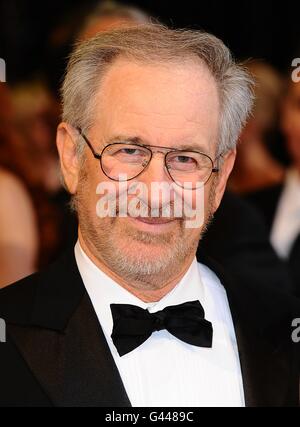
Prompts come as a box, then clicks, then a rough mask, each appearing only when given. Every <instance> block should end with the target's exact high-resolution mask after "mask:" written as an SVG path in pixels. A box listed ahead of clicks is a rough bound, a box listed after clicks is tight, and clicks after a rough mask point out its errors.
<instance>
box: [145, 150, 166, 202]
mask: <svg viewBox="0 0 300 427" xmlns="http://www.w3.org/2000/svg"><path fill="white" fill-rule="evenodd" d="M139 181H141V182H142V183H143V184H145V185H146V186H147V188H148V206H149V205H150V203H151V206H152V208H155V209H161V208H162V207H163V205H164V204H166V203H169V202H170V201H172V200H173V195H172V194H173V191H170V193H169V194H168V197H166V194H165V195H163V191H164V189H165V188H168V186H170V185H171V184H172V183H173V181H172V179H171V178H170V176H169V174H168V172H167V170H166V166H165V154H164V153H163V152H155V153H153V156H152V159H151V161H150V163H149V164H148V166H147V167H146V168H145V170H144V172H143V173H142V174H141V175H140V177H139ZM153 183H157V184H166V187H164V186H163V187H161V189H160V191H157V188H156V187H155V186H153ZM170 188H171V187H170ZM167 198H168V199H169V200H167Z"/></svg>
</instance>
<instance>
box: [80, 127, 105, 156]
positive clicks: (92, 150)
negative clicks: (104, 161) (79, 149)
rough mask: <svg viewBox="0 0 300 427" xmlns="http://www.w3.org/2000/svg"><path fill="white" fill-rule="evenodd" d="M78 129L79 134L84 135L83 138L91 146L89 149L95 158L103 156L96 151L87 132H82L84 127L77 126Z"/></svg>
mask: <svg viewBox="0 0 300 427" xmlns="http://www.w3.org/2000/svg"><path fill="white" fill-rule="evenodd" d="M76 130H77V131H78V132H79V135H80V136H82V138H83V139H84V141H85V142H86V144H87V146H88V147H89V149H90V150H91V152H92V153H93V156H94V157H95V159H98V160H99V159H100V158H101V154H97V153H96V151H95V150H94V148H93V146H92V144H91V143H90V141H89V140H88V138H87V137H86V136H85V134H84V133H83V132H82V129H81V128H79V127H77V128H76Z"/></svg>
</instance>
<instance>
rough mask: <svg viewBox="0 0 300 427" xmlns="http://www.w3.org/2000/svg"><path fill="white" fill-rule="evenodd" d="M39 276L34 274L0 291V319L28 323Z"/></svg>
mask: <svg viewBox="0 0 300 427" xmlns="http://www.w3.org/2000/svg"><path fill="white" fill-rule="evenodd" d="M40 280H41V274H40V273H35V274H33V275H31V276H28V277H26V278H24V279H22V280H19V281H18V282H16V283H14V284H12V285H10V286H7V287H6V288H4V289H1V290H0V318H2V319H3V320H5V321H8V322H12V323H19V321H20V320H22V321H27V320H28V321H29V318H30V315H31V312H32V309H33V305H34V301H35V295H36V292H37V288H38V285H39V281H40Z"/></svg>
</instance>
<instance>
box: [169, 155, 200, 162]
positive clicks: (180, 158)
mask: <svg viewBox="0 0 300 427" xmlns="http://www.w3.org/2000/svg"><path fill="white" fill-rule="evenodd" d="M174 161H176V162H178V163H195V162H196V161H195V159H193V158H192V157H189V156H176V157H174Z"/></svg>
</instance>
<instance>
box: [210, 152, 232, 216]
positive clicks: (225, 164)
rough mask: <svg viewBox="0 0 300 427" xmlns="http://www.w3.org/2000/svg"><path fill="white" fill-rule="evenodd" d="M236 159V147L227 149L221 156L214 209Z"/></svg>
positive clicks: (218, 203) (216, 207)
mask: <svg viewBox="0 0 300 427" xmlns="http://www.w3.org/2000/svg"><path fill="white" fill-rule="evenodd" d="M235 159H236V149H234V150H231V151H229V152H228V153H227V154H226V155H225V156H223V160H222V164H221V168H220V171H219V174H218V178H217V179H218V181H217V185H216V187H215V206H214V210H215V211H216V210H217V209H218V208H219V206H220V203H221V200H222V198H223V195H224V192H225V189H226V184H227V181H228V178H229V176H230V174H231V172H232V169H233V166H234V163H235Z"/></svg>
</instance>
